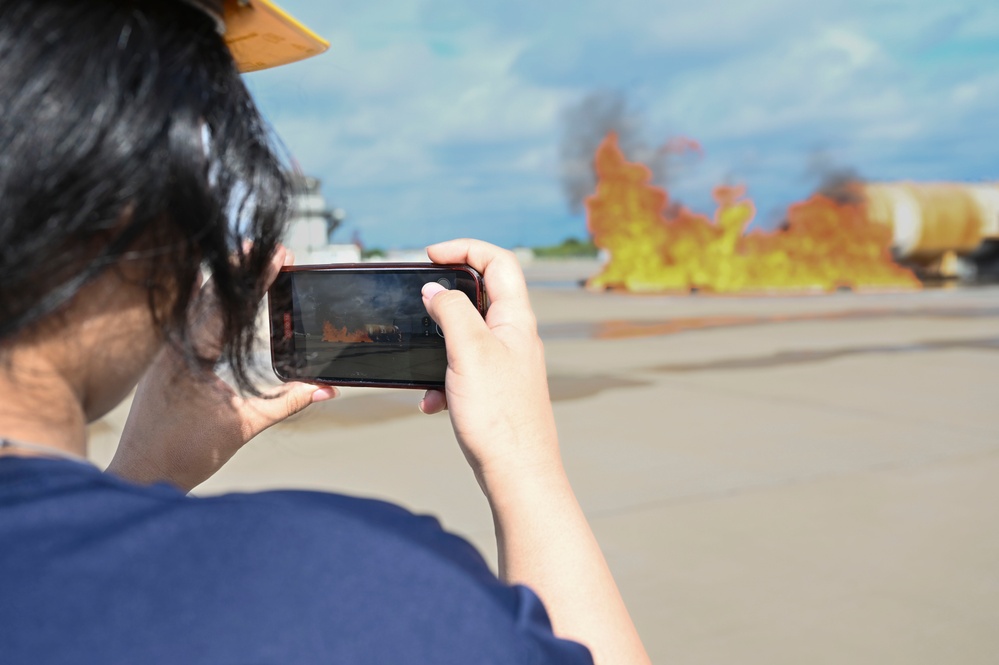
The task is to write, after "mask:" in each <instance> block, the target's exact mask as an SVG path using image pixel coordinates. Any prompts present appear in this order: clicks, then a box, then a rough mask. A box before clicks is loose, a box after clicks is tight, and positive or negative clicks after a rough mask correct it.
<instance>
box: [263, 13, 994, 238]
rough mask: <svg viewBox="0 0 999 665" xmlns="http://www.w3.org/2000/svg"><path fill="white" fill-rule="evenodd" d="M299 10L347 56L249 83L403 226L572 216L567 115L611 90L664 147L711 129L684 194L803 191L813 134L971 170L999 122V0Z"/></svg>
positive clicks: (336, 179) (909, 163) (295, 133)
mask: <svg viewBox="0 0 999 665" xmlns="http://www.w3.org/2000/svg"><path fill="white" fill-rule="evenodd" d="M284 4H285V5H286V6H287V8H288V9H290V10H291V11H292V12H293V13H295V14H296V15H298V16H299V17H300V18H302V19H303V20H304V21H305V22H306V23H308V24H309V25H311V26H313V27H315V28H316V29H317V30H319V31H320V32H321V33H323V34H325V35H327V36H328V37H329V38H330V40H331V42H332V49H331V52H330V53H329V54H327V55H325V56H323V57H322V58H317V59H314V60H312V61H309V62H306V63H302V64H300V65H296V66H294V67H289V68H283V69H280V70H276V71H275V72H272V73H263V74H260V75H254V76H253V77H251V78H250V81H251V85H252V86H253V88H254V89H255V90H256V91H257V92H258V93H259V97H260V98H261V100H262V104H263V106H264V108H265V110H266V112H267V114H268V116H269V117H270V118H271V119H272V120H273V122H274V124H275V125H276V127H277V129H278V131H279V133H280V134H281V135H282V136H283V137H284V139H285V141H286V142H287V144H288V145H289V146H290V148H291V150H292V151H293V152H294V153H295V155H296V156H297V157H298V159H299V160H300V161H301V163H302V165H303V166H304V168H306V170H308V171H310V172H313V173H315V174H316V175H319V176H320V177H323V178H324V179H325V180H326V182H327V185H328V188H329V190H330V191H331V197H332V198H336V199H337V201H338V202H339V203H341V204H342V205H345V206H346V207H348V208H351V210H352V212H353V213H354V215H353V219H354V222H355V223H357V224H359V225H364V224H370V225H371V228H373V229H376V228H377V229H382V230H383V231H379V233H381V232H384V233H386V234H388V233H390V231H389V229H390V228H391V225H392V224H393V220H392V218H393V216H394V215H393V213H392V206H397V207H398V208H400V209H404V210H406V211H407V215H409V216H410V217H412V218H413V221H411V222H410V223H409V226H407V233H408V232H410V231H411V230H412V226H413V225H414V224H415V225H416V226H417V227H420V226H421V225H422V226H424V227H426V228H428V229H430V228H431V227H433V228H434V229H436V228H440V225H445V226H446V224H452V225H458V224H460V219H461V218H462V217H463V216H465V217H467V216H470V215H473V214H474V212H475V211H476V209H481V210H483V211H489V212H490V213H492V212H494V211H497V210H509V211H510V214H511V216H514V215H517V214H518V213H517V212H516V211H517V210H518V209H519V210H521V211H523V214H525V215H534V216H535V218H536V219H537V220H539V223H540V220H542V219H543V218H544V219H546V218H548V217H557V216H560V215H562V214H563V211H562V209H561V203H560V192H559V190H558V183H557V172H556V171H557V167H558V161H557V143H558V137H559V134H560V129H561V128H560V126H559V125H560V116H561V110H562V109H563V108H564V107H565V106H566V105H567V104H568V103H570V102H571V101H574V100H576V99H578V98H579V97H580V96H581V95H583V94H585V93H587V92H589V91H590V90H591V89H593V88H595V87H615V88H618V89H621V90H624V91H625V92H627V93H629V94H631V95H632V98H633V99H635V100H637V102H638V103H639V104H640V106H641V109H642V111H643V115H644V116H645V118H646V120H647V124H648V128H649V130H650V132H651V133H652V134H653V135H652V136H651V137H650V138H651V139H654V140H656V141H658V140H665V139H666V138H668V137H669V136H670V135H672V134H677V133H683V134H687V135H690V136H692V137H693V138H697V139H699V140H701V141H702V143H703V144H704V145H705V147H706V148H707V150H708V156H707V158H706V159H705V160H703V162H702V163H701V164H700V165H699V166H698V167H696V168H695V169H694V170H693V171H691V172H689V173H687V174H685V175H684V177H683V178H682V182H681V183H678V186H679V187H680V188H681V189H682V190H684V191H690V190H691V189H692V188H695V187H703V188H704V189H710V184H711V183H713V182H717V181H718V180H719V179H722V178H725V177H729V176H730V177H736V178H746V179H748V180H750V181H751V182H758V183H765V186H766V187H769V188H770V189H771V190H772V191H771V194H772V195H774V196H785V197H786V196H791V195H792V193H793V192H795V191H798V190H800V189H802V188H803V187H805V186H806V185H805V184H803V182H802V178H801V172H802V171H803V169H804V164H805V162H806V161H807V153H808V151H810V150H814V149H816V147H817V146H832V147H834V148H835V149H836V151H837V154H839V155H841V157H842V159H843V160H844V161H846V162H853V163H854V165H856V166H858V167H859V168H860V169H861V171H865V170H866V169H865V166H866V165H868V164H870V165H871V166H872V168H873V169H874V170H876V171H878V172H879V173H880V172H884V173H895V172H899V173H901V172H904V171H905V169H906V168H912V169H915V168H916V166H920V165H919V164H918V163H917V161H916V156H917V155H919V154H923V153H925V152H927V150H928V148H924V147H920V146H929V145H933V144H934V141H937V142H939V143H940V144H942V145H945V147H944V148H942V149H940V150H939V151H938V154H939V161H938V163H937V164H936V165H935V168H938V170H939V172H940V173H942V174H944V175H946V174H947V173H948V170H947V169H950V171H949V172H953V173H955V174H958V175H954V176H953V177H959V175H960V174H962V173H964V172H965V171H964V170H962V165H964V164H971V163H972V162H974V163H976V164H977V163H978V162H975V161H974V160H973V159H972V157H974V155H975V153H974V151H975V150H978V151H979V152H981V151H982V150H985V147H983V146H982V145H981V142H980V141H978V142H977V144H976V141H975V140H974V139H971V138H969V137H970V136H971V135H972V134H974V133H975V132H979V133H980V132H982V131H999V120H992V119H991V118H995V117H997V116H999V82H997V80H996V77H997V76H999V5H996V6H993V4H991V3H990V4H989V5H988V6H983V3H981V2H975V1H974V0H954V1H952V2H950V3H947V4H946V5H943V4H941V3H938V2H929V0H925V1H921V2H911V0H886V1H884V2H879V3H876V4H875V3H869V2H867V1H866V0H833V1H831V2H826V3H803V2H800V0H763V1H761V2H756V3H746V2H743V1H742V0H702V1H701V2H698V3H680V2H662V1H656V2H652V0H616V1H615V2H613V3H611V2H606V1H603V2H601V1H600V0H578V1H576V2H568V0H551V1H549V2H545V3H543V4H539V3H537V2H536V0H531V1H530V2H529V1H528V0H504V1H502V2H501V1H500V0H480V2H478V3H475V4H471V3H467V2H465V1H464V0H419V1H416V2H413V1H403V0H384V1H383V2H379V3H367V2H361V0H344V1H343V2H338V3H336V5H335V6H332V7H331V5H330V4H329V3H328V2H327V1H326V0H311V1H308V0H297V1H296V0H284ZM990 40H991V41H990ZM990 43H992V44H994V45H995V46H993V47H992V50H991V52H990V51H989V49H988V44H990ZM976 49H977V50H976ZM527 56H530V57H527ZM531 67H536V68H537V69H535V70H532V69H531ZM987 67H991V69H986V68H987ZM993 72H994V73H993ZM936 137H939V139H937V138H936ZM979 161H981V160H979ZM922 166H925V165H922ZM782 180H783V181H786V183H787V184H786V185H785V186H784V188H783V189H782V190H781V189H780V183H781V181H782ZM761 186H764V185H761ZM379 191H386V192H388V191H390V192H391V197H390V198H391V200H390V201H386V200H379V194H378V192H379ZM781 192H783V194H781ZM704 196H705V197H706V196H707V194H705V195H704ZM386 198H387V197H386V195H384V194H383V195H381V199H386ZM767 205H768V204H766V203H764V204H762V205H761V207H764V208H766V207H767ZM518 206H519V208H518ZM365 215H367V216H368V217H365ZM447 219H450V220H452V221H446V220H447ZM396 223H398V222H396ZM511 223H512V222H511ZM580 224H582V221H581V220H580ZM435 225H436V226H435ZM428 233H429V231H428ZM435 237H439V236H435Z"/></svg>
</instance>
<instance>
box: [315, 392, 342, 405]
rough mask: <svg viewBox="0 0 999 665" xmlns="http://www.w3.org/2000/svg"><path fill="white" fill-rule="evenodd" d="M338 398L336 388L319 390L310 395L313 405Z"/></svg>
mask: <svg viewBox="0 0 999 665" xmlns="http://www.w3.org/2000/svg"><path fill="white" fill-rule="evenodd" d="M339 396H340V391H339V390H337V389H336V388H320V389H319V390H317V391H316V392H314V393H312V403H313V404H315V403H317V402H325V401H327V400H331V399H333V398H334V397H339Z"/></svg>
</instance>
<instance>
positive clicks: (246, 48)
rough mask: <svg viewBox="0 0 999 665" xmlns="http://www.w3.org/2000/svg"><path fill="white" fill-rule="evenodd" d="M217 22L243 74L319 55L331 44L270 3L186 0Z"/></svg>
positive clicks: (264, 1)
mask: <svg viewBox="0 0 999 665" xmlns="http://www.w3.org/2000/svg"><path fill="white" fill-rule="evenodd" d="M184 2H186V3H187V4H189V5H194V6H195V7H197V8H199V9H201V10H202V11H204V12H205V13H207V14H208V15H209V16H211V17H212V18H214V19H215V21H216V23H217V24H218V26H219V32H220V33H222V37H223V39H224V40H225V43H226V44H228V46H229V50H230V51H232V56H233V58H234V59H235V61H236V65H237V66H238V67H239V71H241V72H255V71H258V70H260V69H268V68H270V67H278V66H280V65H286V64H288V63H291V62H297V61H299V60H305V59H306V58H311V57H312V56H314V55H319V54H320V53H322V52H323V51H325V50H326V49H328V48H329V46H330V45H329V42H327V41H326V40H325V39H323V38H322V37H320V36H319V35H317V34H316V33H314V32H312V31H311V30H309V29H308V28H306V27H305V26H304V25H302V24H301V23H299V22H298V21H296V20H295V19H294V18H293V17H292V16H291V15H289V14H288V13H287V12H285V11H284V10H283V9H281V8H280V7H278V6H277V5H275V4H274V3H273V2H271V1H270V0H184Z"/></svg>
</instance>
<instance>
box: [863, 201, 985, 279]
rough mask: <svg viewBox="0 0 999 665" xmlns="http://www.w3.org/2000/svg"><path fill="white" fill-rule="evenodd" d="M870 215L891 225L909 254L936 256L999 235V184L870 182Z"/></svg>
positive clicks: (896, 245) (902, 251) (900, 250)
mask: <svg viewBox="0 0 999 665" xmlns="http://www.w3.org/2000/svg"><path fill="white" fill-rule="evenodd" d="M864 196H865V199H866V201H867V215H868V218H869V219H870V220H871V221H873V222H877V223H880V224H885V225H887V226H889V227H891V229H892V232H893V234H894V241H893V249H894V250H895V252H896V254H897V255H898V256H899V257H901V258H905V259H913V260H917V261H918V260H932V259H934V258H937V257H939V256H941V255H943V254H946V253H948V252H955V253H958V254H961V253H966V252H971V251H973V250H975V249H976V248H977V247H978V246H979V245H981V244H982V241H983V240H985V239H986V238H999V183H988V184H960V183H913V182H900V183H868V184H866V185H864Z"/></svg>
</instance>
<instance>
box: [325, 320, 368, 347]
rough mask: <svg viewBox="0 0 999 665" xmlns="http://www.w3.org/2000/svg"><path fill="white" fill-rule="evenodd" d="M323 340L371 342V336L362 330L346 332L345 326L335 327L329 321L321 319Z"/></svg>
mask: <svg viewBox="0 0 999 665" xmlns="http://www.w3.org/2000/svg"><path fill="white" fill-rule="evenodd" d="M323 341H324V342H351V343H357V342H373V341H374V340H373V339H371V336H370V335H368V333H366V332H364V331H363V330H355V331H354V332H347V326H344V327H343V328H337V327H336V326H334V325H333V324H332V323H330V322H329V321H323Z"/></svg>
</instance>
